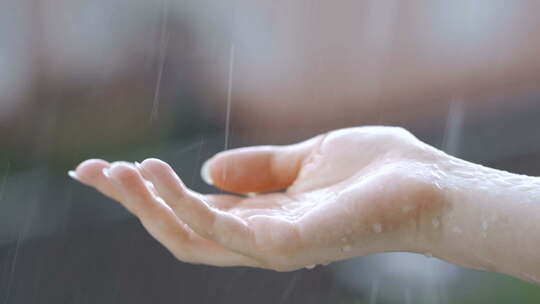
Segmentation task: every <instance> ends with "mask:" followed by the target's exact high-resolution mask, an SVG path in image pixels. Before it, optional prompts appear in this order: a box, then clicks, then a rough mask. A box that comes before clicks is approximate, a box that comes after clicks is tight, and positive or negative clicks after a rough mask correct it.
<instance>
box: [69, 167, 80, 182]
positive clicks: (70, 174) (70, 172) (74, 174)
mask: <svg viewBox="0 0 540 304" xmlns="http://www.w3.org/2000/svg"><path fill="white" fill-rule="evenodd" d="M68 175H69V177H71V178H73V179H74V180H76V181H79V177H78V176H77V173H76V172H75V171H73V170H69V171H68Z"/></svg>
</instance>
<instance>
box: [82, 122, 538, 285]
mask: <svg viewBox="0 0 540 304" xmlns="http://www.w3.org/2000/svg"><path fill="white" fill-rule="evenodd" d="M479 167H481V166H478V165H475V164H471V163H467V162H465V161H462V160H459V159H456V158H453V157H451V156H449V155H447V154H445V153H443V152H441V151H439V150H437V149H435V148H433V147H431V146H428V145H426V144H424V143H422V142H421V141H419V140H418V139H417V138H415V137H414V136H413V135H412V134H410V133H409V132H408V131H406V130H404V129H401V128H395V127H358V128H349V129H342V130H336V131H332V132H329V133H327V134H323V135H320V136H317V137H314V138H311V139H309V140H307V141H304V142H301V143H298V144H294V145H289V146H259V147H247V148H241V149H233V150H229V151H225V152H222V153H219V154H217V155H216V156H214V157H213V158H211V159H210V160H208V161H207V162H206V163H205V165H204V166H203V170H202V175H203V178H204V179H205V180H206V181H207V182H209V183H211V184H213V185H214V186H215V187H217V188H219V189H222V190H225V191H228V192H231V193H237V194H238V195H204V194H200V193H196V192H194V191H192V190H190V189H188V188H186V187H185V185H184V184H183V183H182V181H181V179H180V178H179V177H178V175H177V174H176V173H175V172H174V171H173V169H172V168H171V167H170V166H169V165H168V164H166V163H165V162H163V161H161V160H158V159H147V160H145V161H143V162H142V163H140V164H139V163H135V164H131V163H127V162H114V163H112V164H111V163H108V162H106V161H103V160H96V159H93V160H88V161H85V162H83V163H82V164H80V165H79V166H78V167H77V169H76V170H75V171H74V172H73V173H72V174H71V175H72V176H73V177H74V178H76V179H77V180H79V181H81V182H82V183H84V184H87V185H89V186H92V187H95V188H96V189H97V190H98V191H100V192H102V193H103V194H105V195H107V196H109V197H111V198H113V199H114V200H116V201H118V202H120V203H121V204H122V205H123V206H125V207H126V208H127V209H128V210H130V211H131V212H132V213H133V214H134V215H136V216H137V217H138V218H139V219H140V221H141V222H142V224H143V225H144V227H145V228H146V229H147V230H148V232H149V233H150V234H151V235H152V236H153V237H154V238H156V239H157V240H158V241H159V242H161V243H162V244H163V245H164V246H166V247H167V248H168V249H169V250H170V251H171V252H172V253H173V254H174V255H175V256H176V257H177V258H178V259H179V260H182V261H185V262H190V263H202V264H210V265H217V266H236V265H244V266H252V267H261V268H267V269H274V270H278V271H290V270H295V269H299V268H303V267H311V265H314V264H326V263H329V262H332V261H336V260H342V259H346V258H352V257H358V256H365V255H368V254H372V253H379V252H387V251H408V252H420V253H429V254H434V255H435V256H438V257H441V258H443V259H446V260H448V261H451V262H454V263H456V264H460V265H465V266H469V267H475V268H486V262H485V261H486V260H489V258H488V257H490V258H491V256H489V252H488V253H482V254H483V256H482V257H483V258H477V259H474V258H471V256H476V255H471V254H467V253H466V252H462V251H460V250H461V249H459V248H460V247H459V246H457V245H456V244H454V243H459V242H460V238H459V236H457V235H452V234H451V233H452V231H456V228H459V227H468V228H470V229H472V234H473V235H477V236H478V238H477V239H482V236H483V235H481V231H480V230H481V228H478V231H475V229H476V226H474V227H473V225H472V224H471V222H472V221H471V219H470V216H469V215H468V212H467V211H463V210H466V208H468V207H467V206H469V204H468V203H467V202H468V201H469V199H468V197H467V196H465V195H462V193H461V192H463V191H460V189H461V188H463V189H466V188H467V187H466V185H467V184H469V183H468V182H466V180H467V178H464V177H463V176H460V175H459V174H455V172H462V171H463V170H465V171H467V170H468V169H469V168H470V169H471V170H476V171H478V172H480V171H482V170H480V169H478V168H479ZM481 168H484V167H481ZM485 169H486V170H493V169H489V168H485ZM476 171H475V172H476ZM493 171H496V170H493ZM497 172H498V171H497ZM501 174H502V173H501ZM508 174H509V173H508ZM539 185H540V184H539ZM539 189H540V187H539ZM471 192H472V191H471ZM255 193H258V194H255ZM245 194H249V195H245ZM474 206H478V204H475V205H474ZM470 210H475V209H474V208H472V209H470ZM479 212H481V211H479ZM484 228H485V227H484ZM484 230H485V229H484ZM484 233H485V231H484ZM477 239H476V238H474V237H471V238H470V241H471V242H476V241H477ZM499 241H500V240H495V242H499ZM497 244H498V243H497ZM489 246H491V243H489V242H487V240H486V245H485V247H486V248H487V247H489ZM464 250H466V249H464ZM482 250H483V249H482V248H479V249H478V252H482ZM510 269H511V270H505V269H502V268H501V269H491V270H496V271H503V272H506V273H510V274H513V275H517V276H520V277H522V278H526V279H528V280H530V281H534V279H531V278H530V277H531V276H532V277H533V278H534V277H535V276H534V275H535V274H537V273H536V272H535V271H533V272H532V274H528V275H529V278H527V277H525V275H520V274H521V273H520V272H519V271H517V272H516V271H514V270H515V267H510ZM538 273H540V271H539V272H538Z"/></svg>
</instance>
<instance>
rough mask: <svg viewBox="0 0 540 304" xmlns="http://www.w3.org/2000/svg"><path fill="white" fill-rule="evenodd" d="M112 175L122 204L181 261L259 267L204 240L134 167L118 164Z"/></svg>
mask: <svg viewBox="0 0 540 304" xmlns="http://www.w3.org/2000/svg"><path fill="white" fill-rule="evenodd" d="M108 172H109V178H110V180H111V182H112V184H113V186H114V187H116V188H117V189H118V190H119V191H120V192H121V193H122V194H123V197H124V199H123V200H122V201H121V203H122V205H124V206H125V207H126V208H127V209H129V210H130V211H131V212H133V213H134V214H135V215H136V216H137V217H138V218H139V219H140V220H141V222H142V224H143V226H144V227H145V228H146V230H147V231H148V232H149V233H150V234H151V235H152V236H153V237H154V238H155V239H157V240H158V241H159V242H160V243H162V244H163V245H164V246H165V247H167V249H169V250H170V251H171V252H172V253H174V254H175V255H176V257H177V258H179V259H180V260H183V261H186V262H194V263H205V264H211V265H219V266H233V265H245V266H253V265H255V263H254V262H253V261H252V260H251V259H249V258H247V257H245V256H242V255H240V254H238V253H235V252H231V251H229V250H226V249H225V248H223V247H222V246H220V245H219V244H216V243H215V242H213V241H211V240H207V239H204V238H201V237H200V236H199V235H197V234H196V233H194V232H193V231H191V230H190V229H189V228H187V227H186V226H185V224H184V223H182V222H181V221H180V220H179V219H178V217H176V215H175V214H174V212H173V211H172V210H171V208H170V207H169V206H167V205H166V204H165V203H164V202H163V201H162V200H160V199H159V198H158V197H156V196H155V195H154V194H153V193H152V191H151V190H150V188H149V185H148V183H147V182H146V181H145V180H144V179H143V177H142V176H141V175H140V173H139V172H138V170H137V169H136V168H135V167H134V166H133V165H131V164H129V163H114V164H113V165H112V166H111V168H110V170H109V171H108ZM186 228H187V229H186Z"/></svg>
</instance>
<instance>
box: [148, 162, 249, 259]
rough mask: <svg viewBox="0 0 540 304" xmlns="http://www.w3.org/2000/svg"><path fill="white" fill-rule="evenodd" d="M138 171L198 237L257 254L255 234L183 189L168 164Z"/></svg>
mask: <svg viewBox="0 0 540 304" xmlns="http://www.w3.org/2000/svg"><path fill="white" fill-rule="evenodd" d="M139 168H140V169H139V170H140V171H141V172H142V174H143V176H144V177H145V178H146V179H148V180H150V181H151V182H152V183H153V184H154V186H155V187H156V189H157V191H158V193H159V195H160V196H161V197H162V198H163V199H164V201H165V202H166V203H167V204H168V205H169V206H170V207H171V208H172V210H173V211H174V212H175V213H176V215H177V216H178V217H179V218H180V219H181V220H182V221H183V222H185V223H186V224H188V225H189V226H190V227H191V229H193V230H194V231H195V232H197V233H198V234H199V235H201V236H203V237H206V238H210V239H212V240H214V241H216V242H218V243H219V244H221V245H223V246H224V247H226V248H229V249H231V250H233V251H236V252H240V253H247V254H252V253H253V252H254V251H255V250H254V238H253V234H252V231H251V230H250V229H249V227H248V226H247V224H246V223H245V222H244V221H243V220H242V219H240V218H239V217H237V216H234V215H232V214H230V213H227V212H224V211H221V210H218V209H215V208H213V207H211V206H210V205H208V204H207V203H206V202H205V201H204V200H203V199H202V195H199V194H197V193H195V192H193V191H190V190H189V189H187V188H186V187H185V186H184V184H183V183H182V181H181V180H180V178H179V177H178V176H177V175H176V173H175V172H174V171H173V169H172V168H171V167H170V166H169V165H168V164H166V163H165V162H163V161H160V160H157V159H148V160H145V161H144V162H143V163H142V164H140V167H139Z"/></svg>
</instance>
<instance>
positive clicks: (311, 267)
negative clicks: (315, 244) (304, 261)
mask: <svg viewBox="0 0 540 304" xmlns="http://www.w3.org/2000/svg"><path fill="white" fill-rule="evenodd" d="M316 266H317V264H313V265H307V266H306V269H308V270H311V269H313V268H315V267H316Z"/></svg>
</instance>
